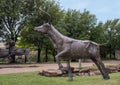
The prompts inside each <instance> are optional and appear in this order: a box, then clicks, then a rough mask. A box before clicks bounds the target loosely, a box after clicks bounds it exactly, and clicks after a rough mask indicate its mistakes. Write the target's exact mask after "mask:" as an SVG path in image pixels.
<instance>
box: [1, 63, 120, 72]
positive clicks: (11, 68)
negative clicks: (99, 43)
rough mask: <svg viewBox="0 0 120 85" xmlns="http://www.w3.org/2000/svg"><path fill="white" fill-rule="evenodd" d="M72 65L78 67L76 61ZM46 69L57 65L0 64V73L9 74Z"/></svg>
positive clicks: (83, 64) (54, 67)
mask: <svg viewBox="0 0 120 85" xmlns="http://www.w3.org/2000/svg"><path fill="white" fill-rule="evenodd" d="M104 64H105V65H120V61H113V62H111V61H110V62H108V61H107V62H104ZM63 65H64V66H66V64H65V63H63ZM93 65H94V64H93V62H87V63H82V67H85V66H87V67H90V66H93ZM71 66H72V67H75V68H78V63H71ZM47 69H58V65H57V64H56V63H50V64H48V63H47V64H0V74H10V73H22V72H34V71H38V72H39V71H42V70H47Z"/></svg>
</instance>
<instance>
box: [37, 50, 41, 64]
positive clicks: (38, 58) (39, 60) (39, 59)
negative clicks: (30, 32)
mask: <svg viewBox="0 0 120 85" xmlns="http://www.w3.org/2000/svg"><path fill="white" fill-rule="evenodd" d="M40 55H41V49H40V48H38V57H37V62H38V63H39V62H41V57H40Z"/></svg>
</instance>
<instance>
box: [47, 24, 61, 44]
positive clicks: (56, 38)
mask: <svg viewBox="0 0 120 85" xmlns="http://www.w3.org/2000/svg"><path fill="white" fill-rule="evenodd" d="M48 37H49V38H50V40H51V41H52V43H53V44H60V43H61V41H63V35H62V34H61V33H59V32H58V31H57V30H56V29H55V28H54V27H53V26H52V25H51V28H50V30H49V31H48Z"/></svg>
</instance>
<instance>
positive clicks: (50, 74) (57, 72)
mask: <svg viewBox="0 0 120 85" xmlns="http://www.w3.org/2000/svg"><path fill="white" fill-rule="evenodd" d="M39 74H40V75H42V76H47V77H57V76H62V73H61V71H60V70H55V69H48V70H43V71H41V72H39Z"/></svg>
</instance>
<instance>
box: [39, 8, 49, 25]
mask: <svg viewBox="0 0 120 85" xmlns="http://www.w3.org/2000/svg"><path fill="white" fill-rule="evenodd" d="M39 9H40V11H42V12H44V13H45V14H47V15H48V16H49V17H50V18H49V19H48V22H49V23H51V15H50V14H49V13H48V12H45V11H44V10H42V9H41V8H39Z"/></svg>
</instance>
